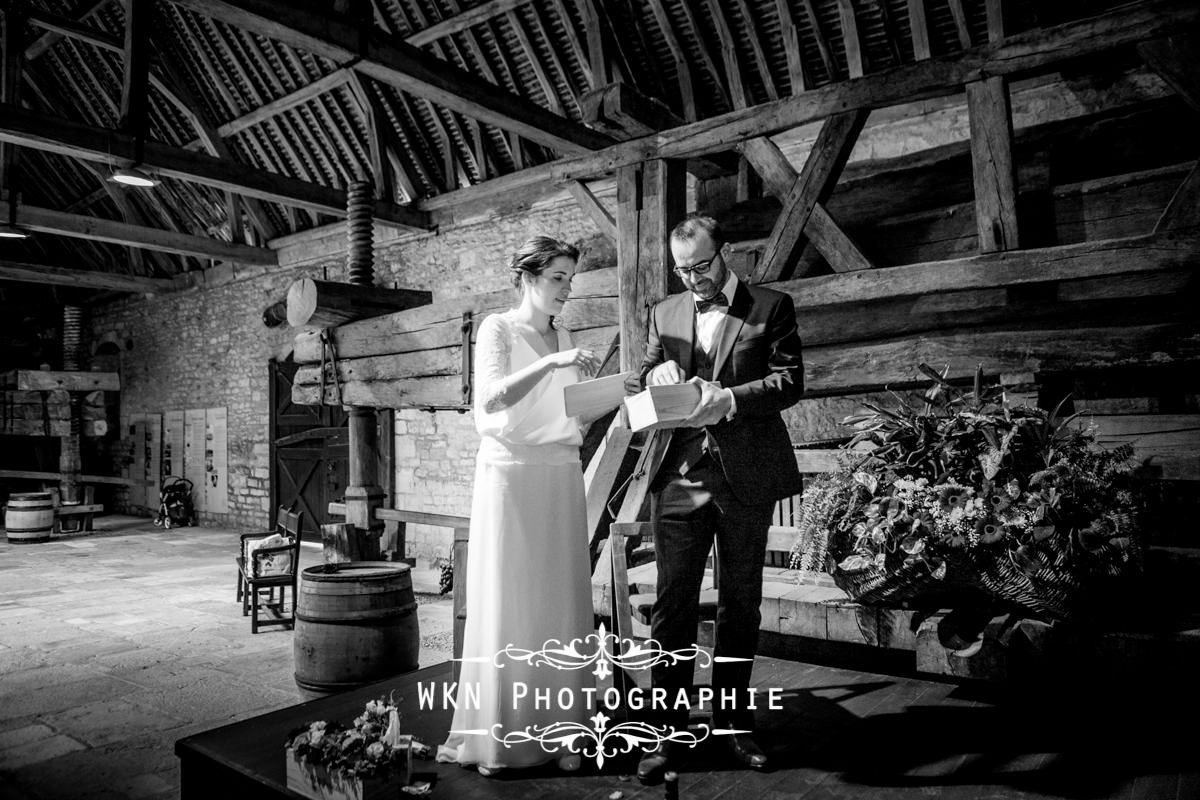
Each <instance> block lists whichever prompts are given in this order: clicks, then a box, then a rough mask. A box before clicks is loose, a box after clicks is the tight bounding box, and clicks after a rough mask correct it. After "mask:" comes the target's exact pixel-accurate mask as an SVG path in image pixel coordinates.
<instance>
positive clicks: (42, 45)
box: [25, 0, 110, 61]
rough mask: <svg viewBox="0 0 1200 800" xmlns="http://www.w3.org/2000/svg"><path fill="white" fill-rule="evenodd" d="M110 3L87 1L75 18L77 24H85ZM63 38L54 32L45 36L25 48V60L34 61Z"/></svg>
mask: <svg viewBox="0 0 1200 800" xmlns="http://www.w3.org/2000/svg"><path fill="white" fill-rule="evenodd" d="M109 2H110V0H85V2H84V3H82V4H81V6H80V11H79V13H77V14H75V15H73V16H74V18H75V20H76V22H85V21H87V20H88V19H90V18H91V17H93V16H95V15H96V12H98V11H99V10H100V9H102V8H104V7H105V6H106V5H108V4H109ZM61 38H62V34H61V33H56V32H53V31H51V32H50V33H46V34H43V35H42V36H40V37H38V38H37V39H36V40H35V41H34V42H32V43H31V44H30V45H29V46H28V47H26V48H25V58H26V59H28V60H30V61H32V60H33V59H35V58H37V57H38V56H40V55H42V54H43V53H45V52H46V51H47V50H49V49H50V48H51V47H53V46H54V45H55V43H56V42H57V41H58V40H59V39H61Z"/></svg>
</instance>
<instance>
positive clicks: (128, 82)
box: [119, 0, 154, 149]
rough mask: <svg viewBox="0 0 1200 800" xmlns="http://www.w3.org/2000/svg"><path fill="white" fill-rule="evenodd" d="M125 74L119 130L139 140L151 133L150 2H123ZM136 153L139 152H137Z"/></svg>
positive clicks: (149, 0) (129, 0)
mask: <svg viewBox="0 0 1200 800" xmlns="http://www.w3.org/2000/svg"><path fill="white" fill-rule="evenodd" d="M124 4H125V58H124V66H125V72H124V75H123V82H122V84H121V121H120V124H119V127H120V128H121V130H123V131H125V132H126V133H129V134H132V135H133V136H134V137H136V139H137V140H139V141H140V140H143V139H145V137H146V135H147V133H148V127H147V124H148V121H149V120H148V118H147V113H148V111H149V100H150V91H149V89H150V27H151V24H152V20H151V19H150V15H151V14H152V13H153V11H154V4H153V3H152V2H151V0H124ZM135 149H136V148H135Z"/></svg>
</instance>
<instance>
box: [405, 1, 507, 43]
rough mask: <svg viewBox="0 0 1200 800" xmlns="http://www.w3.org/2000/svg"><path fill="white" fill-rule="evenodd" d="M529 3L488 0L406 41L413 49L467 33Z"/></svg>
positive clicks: (419, 32) (425, 29)
mask: <svg viewBox="0 0 1200 800" xmlns="http://www.w3.org/2000/svg"><path fill="white" fill-rule="evenodd" d="M529 2H531V0H490V2H487V3H480V4H479V5H477V6H475V7H474V8H470V9H468V10H466V11H460V12H458V13H456V14H455V15H454V16H452V17H447V18H446V19H444V20H442V21H441V22H438V23H436V24H433V25H430V26H429V27H427V28H424V29H423V30H420V31H418V32H417V33H414V34H413V35H411V36H409V37H408V39H407V41H408V43H409V44H411V45H412V46H414V47H422V46H424V45H427V44H430V43H431V42H435V41H437V40H438V39H444V38H447V37H449V36H451V35H453V34H456V33H465V32H468V31H469V30H470V28H471V27H472V26H474V25H478V24H480V23H481V22H487V21H488V20H491V19H494V18H495V17H499V16H502V15H504V14H506V13H508V12H510V11H512V10H513V9H514V8H517V7H518V6H523V5H525V4H526V3H529Z"/></svg>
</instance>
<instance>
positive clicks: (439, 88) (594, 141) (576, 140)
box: [178, 0, 609, 153]
mask: <svg viewBox="0 0 1200 800" xmlns="http://www.w3.org/2000/svg"><path fill="white" fill-rule="evenodd" d="M178 4H180V5H183V6H185V7H187V8H190V9H192V10H193V11H195V12H196V13H198V14H204V15H208V16H211V17H213V18H217V19H221V20H223V21H225V22H226V23H228V24H230V25H233V26H235V27H238V28H241V29H243V30H247V31H251V32H254V33H257V34H259V35H261V36H265V37H267V38H271V39H276V40H278V41H280V42H283V43H284V44H288V45H290V46H292V47H296V48H298V49H301V50H304V51H307V52H310V53H313V54H314V55H319V56H322V57H325V58H328V59H331V60H333V61H335V62H338V63H346V62H349V61H352V60H353V59H356V58H358V59H359V60H358V61H355V62H354V69H356V70H358V71H359V72H363V73H365V74H367V75H369V76H371V77H372V78H374V79H375V80H378V81H380V82H381V83H385V84H388V85H392V86H395V87H396V88H398V89H401V90H403V91H407V92H411V93H412V94H415V95H418V96H421V97H424V98H426V99H429V100H431V101H433V102H436V103H438V104H440V105H442V106H444V107H446V108H448V109H451V110H453V111H456V112H459V113H462V114H465V115H466V116H469V117H472V118H475V119H478V120H480V121H481V122H487V123H490V124H493V125H498V126H500V127H502V128H505V129H510V130H516V131H518V132H519V133H521V134H522V135H523V136H525V137H526V138H529V139H532V140H534V141H538V142H541V143H543V144H546V145H547V146H550V147H553V148H555V149H556V150H559V151H561V152H564V153H578V152H582V151H586V150H591V149H596V148H599V147H603V146H605V145H606V144H608V143H609V140H608V139H607V137H604V136H599V135H597V134H595V133H594V132H592V131H589V130H587V129H586V128H583V127H582V126H580V125H577V124H575V123H573V122H571V121H569V120H565V119H563V118H561V117H559V116H557V115H555V114H552V113H550V112H548V111H547V110H546V109H544V108H541V107H540V106H537V105H534V104H531V103H528V102H526V101H524V100H522V99H521V98H519V97H515V96H512V95H509V94H508V93H506V92H502V91H500V90H499V89H498V87H496V86H494V85H491V84H488V83H486V82H485V81H483V80H481V79H480V78H478V77H476V76H474V75H471V74H469V73H465V72H463V71H462V70H457V69H453V68H450V67H449V65H448V64H446V63H445V62H443V61H440V60H438V59H435V58H432V57H431V56H428V55H426V54H425V53H423V52H422V51H420V50H419V49H417V48H415V47H413V46H412V45H409V44H407V43H406V42H402V41H397V40H396V39H395V38H394V37H389V36H386V35H384V34H382V33H380V32H378V31H374V30H372V31H370V32H365V31H363V30H362V29H361V28H360V27H358V26H356V25H354V24H352V23H351V22H350V21H347V20H346V19H345V18H341V17H335V16H324V15H319V14H315V13H313V11H312V9H308V8H304V9H298V8H294V7H292V6H290V5H288V4H286V3H283V2H280V0H178Z"/></svg>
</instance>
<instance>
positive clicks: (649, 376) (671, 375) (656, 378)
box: [646, 361, 685, 386]
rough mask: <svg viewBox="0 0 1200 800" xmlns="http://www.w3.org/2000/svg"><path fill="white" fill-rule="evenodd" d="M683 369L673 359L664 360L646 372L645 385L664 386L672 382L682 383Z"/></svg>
mask: <svg viewBox="0 0 1200 800" xmlns="http://www.w3.org/2000/svg"><path fill="white" fill-rule="evenodd" d="M684 380H685V378H684V377H683V370H682V369H681V368H680V366H679V364H678V363H677V362H675V361H664V362H663V363H661V364H659V365H658V366H657V367H655V368H654V369H652V370H650V371H649V372H647V373H646V385H647V386H665V385H667V384H672V383H683V382H684Z"/></svg>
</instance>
